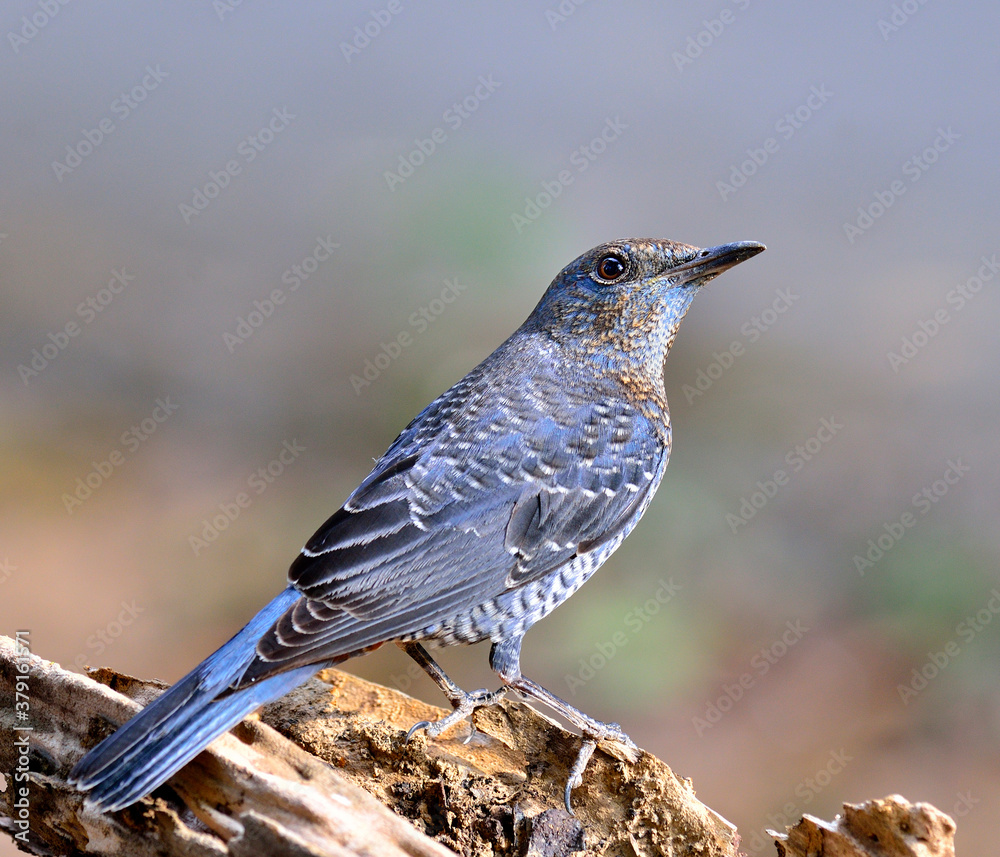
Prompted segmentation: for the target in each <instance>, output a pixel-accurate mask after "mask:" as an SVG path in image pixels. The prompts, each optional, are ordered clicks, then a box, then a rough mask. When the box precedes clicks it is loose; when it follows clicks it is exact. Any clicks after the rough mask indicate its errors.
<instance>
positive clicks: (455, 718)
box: [406, 687, 507, 744]
mask: <svg viewBox="0 0 1000 857" xmlns="http://www.w3.org/2000/svg"><path fill="white" fill-rule="evenodd" d="M506 692H507V688H505V687H501V688H500V689H499V690H487V689H486V688H480V689H479V690H474V691H472V693H462V695H461V696H456V697H455V698H454V699H452V700H451V704H452V705H453V706H454V707H455V710H454V711H452V712H451V714H449V715H447V716H446V717H442V718H441V719H440V720H421V721H420V722H419V723H414V724H413V725H412V726H411V727H410V731H409V732H407V733H406V740H407V741H409V740H410V739H411V738H412V737H413V736H414V734H415V733H416V732H418V731H419V730H421V729H423V730H424V732H425V734H427V735H428V736H429V737H431V738H437V737H438V736H439V735H441V734H442V733H444V732H445V731H446V730H448V729H450V728H451V727H452V726H454V725H455V724H456V723H459V722H461V721H462V720H465V718H466V717H468V716H469V715H471V714H472V712H473V711H475V710H476V709H477V708H482V707H483V706H484V705H493V704H495V703H496V702H499V701H500V700H501V699H502V698H503V696H504V694H505V693H506ZM469 727H470V728H469V734H468V735H466V736H465V738H464V739H462V743H463V744H468V743H469V742H470V741H471V740H472V738H473V736H474V735H475V734H476V726H475V724H474V723H472V722H471V721H470V723H469Z"/></svg>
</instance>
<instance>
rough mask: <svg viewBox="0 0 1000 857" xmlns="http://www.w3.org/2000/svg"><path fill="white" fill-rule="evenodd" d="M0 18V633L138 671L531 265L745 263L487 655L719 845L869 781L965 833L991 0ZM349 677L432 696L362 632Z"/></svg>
mask: <svg viewBox="0 0 1000 857" xmlns="http://www.w3.org/2000/svg"><path fill="white" fill-rule="evenodd" d="M0 23H2V27H0V29H2V31H3V34H4V42H5V44H4V45H3V47H2V48H0V67H2V77H0V92H2V103H3V105H4V109H3V121H2V123H0V145H2V151H3V167H2V182H0V185H2V190H0V284H2V286H0V288H2V297H0V299H2V313H0V401H2V408H3V413H4V419H3V421H2V424H0V465H2V466H0V472H2V477H0V479H2V483H0V504H2V531H0V561H2V563H3V564H2V566H0V632H2V633H4V634H8V635H13V633H14V632H15V630H18V629H21V630H24V629H27V630H30V637H31V642H32V645H33V648H34V650H35V652H36V653H37V654H39V655H41V656H43V657H45V658H48V659H51V660H55V661H59V662H61V663H63V664H64V665H68V666H72V667H73V668H76V669H80V668H82V667H83V666H84V665H86V664H90V665H109V666H111V667H113V668H115V669H117V670H121V671H124V672H127V673H132V674H135V675H138V676H143V677H147V678H151V677H158V678H161V679H164V680H166V681H171V682H172V681H175V680H176V679H177V678H179V677H180V676H181V675H182V674H183V673H185V672H186V671H187V670H188V669H189V668H190V667H192V666H193V665H194V664H195V663H197V662H198V661H199V660H200V659H201V658H203V657H204V656H205V655H207V654H208V653H209V652H210V651H212V650H213V649H214V648H215V647H216V646H218V645H219V644H221V643H222V642H224V641H225V640H226V639H228V637H229V636H230V635H231V634H233V633H234V632H235V631H236V630H237V629H238V628H239V627H240V626H241V625H242V624H243V623H244V622H245V621H246V620H247V619H248V618H249V617H250V616H251V615H252V613H253V612H254V611H255V609H256V608H258V607H259V606H261V605H262V604H263V603H264V602H265V601H266V600H267V599H268V598H270V597H271V596H272V595H274V594H275V593H276V592H277V591H278V590H279V589H280V588H281V587H282V585H283V582H284V574H285V569H286V567H287V565H288V563H289V562H290V561H291V559H292V558H294V556H295V554H296V553H297V551H298V550H299V547H300V546H301V544H302V543H303V542H304V540H305V539H307V538H308V537H309V536H310V535H311V534H312V532H313V531H314V530H315V529H316V528H317V527H318V526H319V524H321V523H322V522H323V521H324V520H325V519H326V517H327V516H328V515H329V514H331V513H332V512H333V511H334V510H335V509H336V508H337V507H338V506H339V505H340V504H341V503H342V501H343V500H344V499H345V497H346V496H347V494H348V493H349V492H350V490H351V489H352V488H353V487H354V486H355V485H356V484H357V483H358V482H359V480H360V479H361V478H363V477H364V476H365V474H366V473H367V472H368V470H369V469H370V467H371V463H372V460H373V459H374V458H376V457H377V456H379V455H380V454H381V453H382V452H383V451H384V449H385V447H386V446H387V445H388V444H389V443H390V442H391V441H392V439H393V438H394V437H395V435H396V433H397V432H398V431H399V430H400V429H401V428H402V427H403V425H405V423H406V422H407V421H408V420H409V419H410V418H411V417H412V416H413V415H414V414H415V413H416V412H417V411H418V410H419V409H420V408H421V407H423V405H425V404H426V403H427V402H428V401H430V400H431V399H432V398H433V397H434V396H436V395H437V394H438V393H440V392H441V391H442V390H444V389H445V388H446V387H447V386H449V385H450V384H451V383H453V382H454V381H455V380H457V379H458V378H460V377H461V376H462V375H463V374H464V373H465V372H466V371H467V370H468V369H469V368H471V367H472V366H473V365H474V364H475V363H476V362H478V361H479V360H480V359H481V358H483V357H484V356H485V355H486V354H488V353H489V352H490V351H491V350H492V349H493V348H494V347H495V346H496V345H497V344H498V343H499V342H500V341H501V340H502V339H504V338H505V337H506V336H507V335H508V334H509V333H510V332H511V331H512V330H513V329H514V328H515V327H516V326H517V325H518V324H519V323H520V322H521V321H522V320H523V318H524V317H525V316H526V315H527V314H528V313H529V312H530V311H531V309H532V307H533V306H534V305H535V303H536V301H537V300H538V297H539V296H540V295H541V293H542V291H543V290H544V288H545V287H546V285H547V284H548V283H549V281H550V280H551V279H552V277H553V276H554V275H555V274H556V273H557V272H558V271H559V269H560V268H561V267H562V266H564V265H565V264H566V263H568V262H569V261H571V260H572V259H574V258H575V257H576V256H578V255H579V254H580V253H582V252H584V251H585V250H587V249H589V248H590V247H592V246H593V245H595V244H598V243H600V242H603V241H606V240H609V239H612V238H618V237H624V236H652V237H664V238H672V239H676V240H680V241H684V242H687V243H692V244H698V245H701V246H708V245H712V244H719V243H724V242H729V241H735V240H746V239H752V240H758V241H763V242H765V243H766V244H767V245H768V250H767V252H766V253H764V254H763V255H761V256H759V257H757V258H755V259H753V260H752V261H751V262H748V263H746V264H745V265H741V266H740V267H739V268H737V269H735V270H733V271H731V272H729V273H727V274H726V275H725V276H724V277H722V278H720V279H719V280H716V281H715V282H713V283H712V284H711V286H710V287H709V288H707V289H706V290H705V291H704V292H703V293H702V295H701V296H700V297H699V298H698V300H697V301H696V302H695V304H694V306H693V308H692V310H691V312H690V313H689V315H688V318H687V320H686V321H685V323H684V326H683V329H682V331H681V334H680V336H679V338H678V340H677V343H676V346H675V348H674V350H673V353H672V355H671V357H670V359H669V361H668V363H667V366H666V384H667V391H668V395H669V397H670V401H671V404H672V415H673V423H674V452H673V456H672V460H671V464H670V467H669V469H668V471H667V476H666V479H665V481H664V483H663V486H662V488H661V489H660V492H659V494H658V496H657V498H656V501H655V502H654V504H653V505H652V507H651V508H650V510H649V512H648V514H647V516H646V519H645V520H644V522H643V523H642V525H641V526H640V527H639V528H638V529H637V531H636V532H635V533H634V535H633V536H632V537H631V538H630V539H629V540H628V541H627V543H626V544H625V545H624V546H623V547H622V548H621V550H620V551H619V552H618V553H617V554H616V555H615V557H614V558H613V559H612V560H611V561H610V562H609V563H608V564H607V565H606V566H605V568H604V569H603V570H602V571H601V573H600V574H598V575H597V576H596V577H595V578H594V580H593V581H591V583H590V584H588V586H586V587H585V588H584V589H583V590H582V591H581V592H580V593H579V594H577V595H576V596H575V597H574V598H573V599H572V600H571V601H570V602H569V603H567V604H566V605H564V606H563V607H562V608H561V609H560V610H558V611H556V613H555V614H553V615H552V616H551V617H549V618H548V619H547V620H546V621H545V622H543V623H541V624H540V625H538V626H536V628H535V629H533V630H532V631H531V633H530V634H529V635H528V637H527V639H526V643H525V654H524V660H523V664H524V668H525V672H526V673H527V674H528V675H530V676H532V677H533V678H534V679H536V680H537V681H540V682H541V683H542V684H543V685H545V686H547V687H549V688H551V689H552V690H553V691H555V692H556V693H559V694H561V695H562V696H564V697H566V698H567V699H569V700H570V701H572V702H573V703H574V704H576V705H578V706H580V707H581V708H583V709H584V710H585V711H587V712H588V713H590V714H591V715H593V716H594V717H597V718H601V719H606V720H617V721H620V722H621V723H622V724H623V726H624V727H625V729H626V730H627V731H628V732H629V733H630V734H631V735H632V737H633V738H635V739H636V741H637V742H638V743H639V744H640V745H641V746H643V747H645V748H647V749H649V750H650V751H652V752H654V753H656V754H657V755H659V756H661V757H662V758H664V759H665V760H666V761H668V762H669V763H670V765H671V766H672V767H673V768H674V769H675V770H676V771H677V772H678V773H679V774H681V775H683V776H687V777H690V778H692V780H693V782H694V785H695V788H696V790H697V792H698V795H699V796H700V797H701V798H702V799H703V800H704V801H705V802H706V803H707V804H709V805H710V806H712V807H713V808H714V809H716V810H717V811H718V812H720V813H721V814H722V815H724V816H725V817H727V818H728V819H730V820H731V821H733V822H734V823H736V824H738V826H739V828H740V831H741V833H742V835H743V838H744V846H743V847H744V850H745V851H747V853H749V854H768V853H772V847H773V846H771V845H770V844H769V843H767V842H765V839H764V835H763V832H764V828H766V827H777V828H779V829H780V828H781V827H782V825H783V824H784V823H786V822H789V821H792V820H794V819H796V818H798V816H799V815H801V813H803V812H809V813H813V814H817V815H820V816H823V817H830V816H832V815H833V814H835V813H836V812H837V811H838V810H839V808H840V806H841V804H842V803H843V802H844V801H860V800H864V799H868V798H875V797H880V796H883V795H886V794H889V793H893V792H898V793H901V794H903V795H904V796H906V797H907V798H908V799H910V800H913V801H916V800H926V801H930V802H932V803H934V804H935V805H937V806H938V807H939V808H940V809H942V810H944V811H946V812H948V813H951V814H953V815H954V817H955V818H956V820H957V822H958V831H959V832H958V838H957V842H958V848H959V853H961V854H967V855H971V854H987V853H990V854H995V853H997V851H996V841H997V840H996V832H997V830H996V828H997V822H996V818H997V815H998V805H1000V776H998V775H1000V678H998V672H997V663H998V659H1000V574H998V570H997V559H998V555H1000V530H998V528H997V526H996V521H997V513H998V494H997V485H998V477H1000V456H998V449H997V443H996V426H997V420H998V416H1000V402H998V396H997V380H996V379H997V374H996V373H997V368H996V367H997V361H998V357H1000V338H998V337H997V333H996V331H997V319H998V309H1000V300H998V297H997V285H998V283H1000V276H998V275H1000V265H998V263H997V260H998V257H1000V233H998V228H997V227H998V216H997V215H998V204H997V200H998V194H1000V173H998V171H997V169H996V152H997V148H998V142H1000V141H998V132H1000V112H998V98H997V91H996V81H997V78H998V71H1000V68H998V66H1000V61H998V58H997V52H996V32H997V28H998V26H1000V10H998V9H997V7H996V5H995V4H990V3H986V2H970V3H964V4H960V5H959V6H954V5H953V6H947V5H946V4H943V3H935V2H930V3H928V2H925V0H921V2H917V0H906V2H887V0H878V1H877V2H863V3H862V2H847V3H838V4H802V3H793V2H787V1H786V2H777V3H757V2H755V0H754V2H750V0H714V2H698V3H688V4H657V3H636V4H627V5H626V4H610V3H599V2H590V3H576V2H571V0H563V2H561V3H559V2H556V0H553V2H550V3H548V4H546V3H539V4H536V5H533V6H530V7H529V6H528V5H521V6H511V5H504V6H501V5H500V4H469V5H461V6H456V5H455V4H442V3H419V4H417V3H411V2H410V0H391V2H383V0H375V2H371V0H369V2H364V3H356V2H344V3H338V4H329V5H328V4H316V3H314V4H296V5H294V6H292V5H290V4H286V5H279V4H276V3H271V4H267V3H261V2H254V3H238V2H232V0H216V2H215V3H214V4H213V3H209V2H199V3H190V2H189V3H178V4H167V3H162V4H152V5H145V4H143V5H139V6H135V5H132V6H128V5H122V4H110V3H88V4H79V5H78V4H69V5H67V6H57V5H56V4H54V3H53V4H51V7H49V6H46V4H44V3H39V2H21V0H18V2H14V3H9V4H7V5H6V6H5V8H4V10H3V13H2V21H0ZM486 656H487V649H486V647H485V646H482V647H478V648H476V649H474V650H469V649H464V650H451V651H448V652H445V653H444V654H443V655H442V662H443V664H444V665H445V666H446V668H448V670H449V672H451V673H452V674H453V676H454V678H455V679H456V680H457V681H458V682H459V683H460V684H463V685H464V686H467V687H479V686H483V685H493V684H495V683H496V680H495V678H493V677H492V676H491V674H490V672H489V670H488V667H487V663H486ZM347 666H348V668H349V669H350V670H351V671H354V672H356V673H358V674H360V675H364V676H366V677H370V678H373V679H375V680H377V681H380V682H384V683H388V684H394V685H395V686H397V687H400V688H402V689H404V690H407V691H408V692H410V693H413V694H416V695H418V696H421V697H423V698H425V699H427V700H428V701H432V702H436V703H437V702H440V701H441V700H440V696H439V694H438V693H437V691H436V689H435V688H434V687H433V686H432V685H431V684H430V682H429V681H428V680H426V679H425V678H424V677H422V676H421V675H418V674H417V672H416V670H415V668H413V667H412V666H411V664H410V662H409V660H408V659H407V658H405V657H404V656H403V655H402V654H401V653H400V652H398V651H396V650H395V649H394V648H393V647H388V648H386V649H383V650H381V651H379V652H377V653H375V654H373V655H370V656H368V657H366V658H362V659H358V660H356V661H353V662H351V663H350V664H348V665H347ZM2 847H7V848H8V849H9V847H10V843H9V841H8V840H6V839H4V840H3V846H2Z"/></svg>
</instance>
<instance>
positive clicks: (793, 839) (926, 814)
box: [768, 795, 955, 857]
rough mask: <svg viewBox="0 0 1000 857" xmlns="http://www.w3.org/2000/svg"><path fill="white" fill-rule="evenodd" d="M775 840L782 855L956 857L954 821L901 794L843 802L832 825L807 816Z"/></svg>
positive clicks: (772, 832)
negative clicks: (856, 801) (912, 801)
mask: <svg viewBox="0 0 1000 857" xmlns="http://www.w3.org/2000/svg"><path fill="white" fill-rule="evenodd" d="M768 832H769V833H770V834H771V835H772V836H774V837H775V839H776V840H777V844H778V854H779V855H780V857H955V822H954V821H952V819H951V817H950V816H947V815H945V814H944V813H943V812H941V810H939V809H937V808H936V807H933V806H931V805H930V804H929V803H917V804H912V803H910V802H909V801H907V800H906V799H905V798H902V797H900V796H899V795H890V796H889V797H885V798H882V799H881V800H870V801H866V802H865V803H859V804H852V803H845V804H844V812H843V814H842V815H838V816H837V817H836V818H835V819H834V820H833V821H822V820H820V819H818V818H814V817H813V816H811V815H806V816H804V817H803V818H802V820H801V821H800V822H799V823H798V824H796V825H795V826H794V827H790V828H788V832H787V833H786V834H778V833H775V832H774V831H773V830H772V831H768Z"/></svg>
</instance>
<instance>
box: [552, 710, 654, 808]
mask: <svg viewBox="0 0 1000 857" xmlns="http://www.w3.org/2000/svg"><path fill="white" fill-rule="evenodd" d="M587 720H589V721H590V722H589V723H588V724H587V728H586V729H585V730H584V733H583V739H584V740H583V744H581V745H580V752H579V753H577V754H576V760H575V761H574V762H573V767H572V768H570V769H569V777H568V779H567V780H566V791H565V792H563V800H564V801H565V803H566V812H568V813H569V814H570V815H573V804H572V801H571V798H572V794H573V789H575V788H576V787H577V786H579V785H581V784H582V783H583V772H584V771H585V770H586V769H587V765H588V763H589V762H590V757H591V756H593V755H594V750H596V749H597V742H598V741H614V742H616V743H618V744H621V745H623V746H624V747H625V748H626V750H628V751H634V752H636V753H638V752H639V748H638V747H637V746H636V743H635V741H633V740H632V739H631V738H629V737H628V735H626V734H625V732H624V731H623V730H622V728H621V726H619V725H618V724H617V723H601V721H599V720H591V718H589V717H588V718H587ZM629 755H631V752H630V753H629Z"/></svg>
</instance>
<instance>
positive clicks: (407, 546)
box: [252, 388, 667, 677]
mask: <svg viewBox="0 0 1000 857" xmlns="http://www.w3.org/2000/svg"><path fill="white" fill-rule="evenodd" d="M454 389H455V388H453V390H454ZM449 392H451V391H449ZM537 393H538V391H534V392H533V391H531V390H520V391H517V392H513V393H511V394H509V395H508V396H507V397H506V398H503V399H501V400H500V402H499V407H497V403H496V402H495V401H494V402H493V403H491V407H490V408H480V407H478V403H477V402H476V401H471V402H470V401H469V397H468V396H465V397H462V398H464V400H465V401H464V402H463V403H462V404H463V406H462V407H458V406H456V403H455V402H454V401H453V400H450V399H449V398H448V396H447V394H446V396H444V397H442V399H439V400H438V401H436V402H435V403H433V404H432V405H431V406H430V407H429V408H428V409H427V410H426V411H424V413H422V414H421V415H420V416H419V417H418V418H417V419H416V420H414V422H413V423H411V424H410V426H408V427H407V428H406V429H405V430H404V431H403V433H402V434H401V435H400V437H399V438H398V439H397V440H396V441H395V442H394V443H393V445H392V446H391V447H390V449H389V451H388V452H387V453H386V455H385V456H384V457H383V458H382V459H381V460H380V461H379V462H378V464H377V465H376V467H375V469H374V470H373V471H372V473H371V474H370V475H369V476H368V477H367V478H366V479H365V480H364V482H362V484H361V485H360V486H359V487H358V488H357V490H356V491H355V492H354V493H353V494H352V495H351V497H350V498H349V499H348V501H347V503H345V504H344V506H343V508H341V509H340V510H339V511H337V512H336V514H334V515H333V516H332V517H331V518H330V519H329V520H328V521H327V522H326V523H325V524H324V525H323V526H322V527H321V528H320V529H319V530H318V531H317V532H316V534H315V535H314V536H313V537H312V538H311V539H310V540H309V542H308V543H307V544H306V546H305V548H304V549H303V551H302V554H301V555H300V556H299V557H298V558H297V559H296V560H295V562H294V563H293V564H292V566H291V569H290V571H289V578H290V580H291V582H292V584H293V585H294V586H295V587H296V588H297V589H299V591H301V592H302V593H303V595H304V596H305V597H304V598H303V599H302V600H301V601H300V602H299V603H297V604H296V605H294V607H292V608H290V609H289V611H288V612H287V613H286V615H285V616H284V617H282V619H281V620H279V622H278V623H277V624H276V626H275V628H274V629H273V632H272V633H271V634H268V635H265V637H264V638H263V639H262V641H261V643H260V645H259V646H258V652H259V653H260V655H261V657H262V658H263V660H265V661H267V662H268V663H269V664H270V666H269V667H264V665H259V666H258V667H257V668H255V669H254V670H252V672H253V673H254V674H256V675H257V676H258V677H262V676H263V675H267V674H271V673H273V672H276V671H278V670H280V669H287V668H289V667H290V666H294V665H298V664H302V663H307V662H310V661H309V659H310V658H312V659H314V660H313V661H312V662H315V660H318V659H321V658H323V659H325V658H330V657H336V656H338V655H340V654H346V653H350V652H356V651H361V650H363V649H365V648H368V647H371V646H374V645H377V644H378V643H381V642H385V641H387V640H392V639H398V638H399V637H402V636H404V635H406V634H411V633H416V632H417V631H420V630H421V629H425V628H428V627H432V626H433V625H435V623H443V622H446V621H447V620H448V619H451V618H454V617H457V616H461V615H464V614H466V613H468V612H469V611H470V610H471V609H472V608H473V607H474V606H475V605H477V604H483V603H484V602H487V601H488V600H489V599H491V598H494V597H496V596H497V595H499V594H501V593H502V592H504V591H508V590H511V589H514V588H517V587H520V586H523V585H524V584H526V583H528V582H529V581H532V580H535V579H537V578H539V577H542V576H544V575H546V574H548V573H550V572H553V571H555V570H556V569H558V568H560V567H561V566H562V565H564V564H565V563H566V562H568V561H570V560H571V559H572V558H573V557H574V556H575V555H578V554H582V553H585V552H588V551H593V550H596V549H597V548H598V547H599V546H600V545H603V544H604V543H605V542H606V541H608V540H611V539H613V538H614V537H615V536H616V535H618V534H620V533H621V532H622V530H623V529H624V528H626V527H627V526H629V524H630V523H631V522H633V521H634V520H635V518H636V516H637V515H638V514H639V513H640V511H641V509H642V507H643V506H644V504H645V502H646V501H647V500H648V498H649V496H650V494H651V492H652V491H653V490H655V488H656V485H657V484H658V482H659V479H660V476H661V475H662V470H663V465H664V464H665V458H666V454H667V450H666V449H665V444H664V443H663V442H662V440H661V439H660V436H659V435H658V433H657V432H656V431H655V430H654V429H653V427H652V426H651V425H650V424H649V423H648V421H647V419H646V418H645V417H644V416H642V414H640V413H639V412H638V411H637V410H636V409H635V408H633V407H631V406H629V405H628V404H627V403H625V402H624V401H623V400H621V399H616V400H608V399H605V400H603V401H602V402H600V403H594V402H592V401H588V400H587V398H586V397H584V396H581V397H580V400H579V401H576V402H572V401H570V402H564V403H562V405H561V407H560V408H559V409H556V410H555V411H553V409H552V408H539V407H536V406H532V404H531V403H537V402H538V401H539V395H538V394H537Z"/></svg>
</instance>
